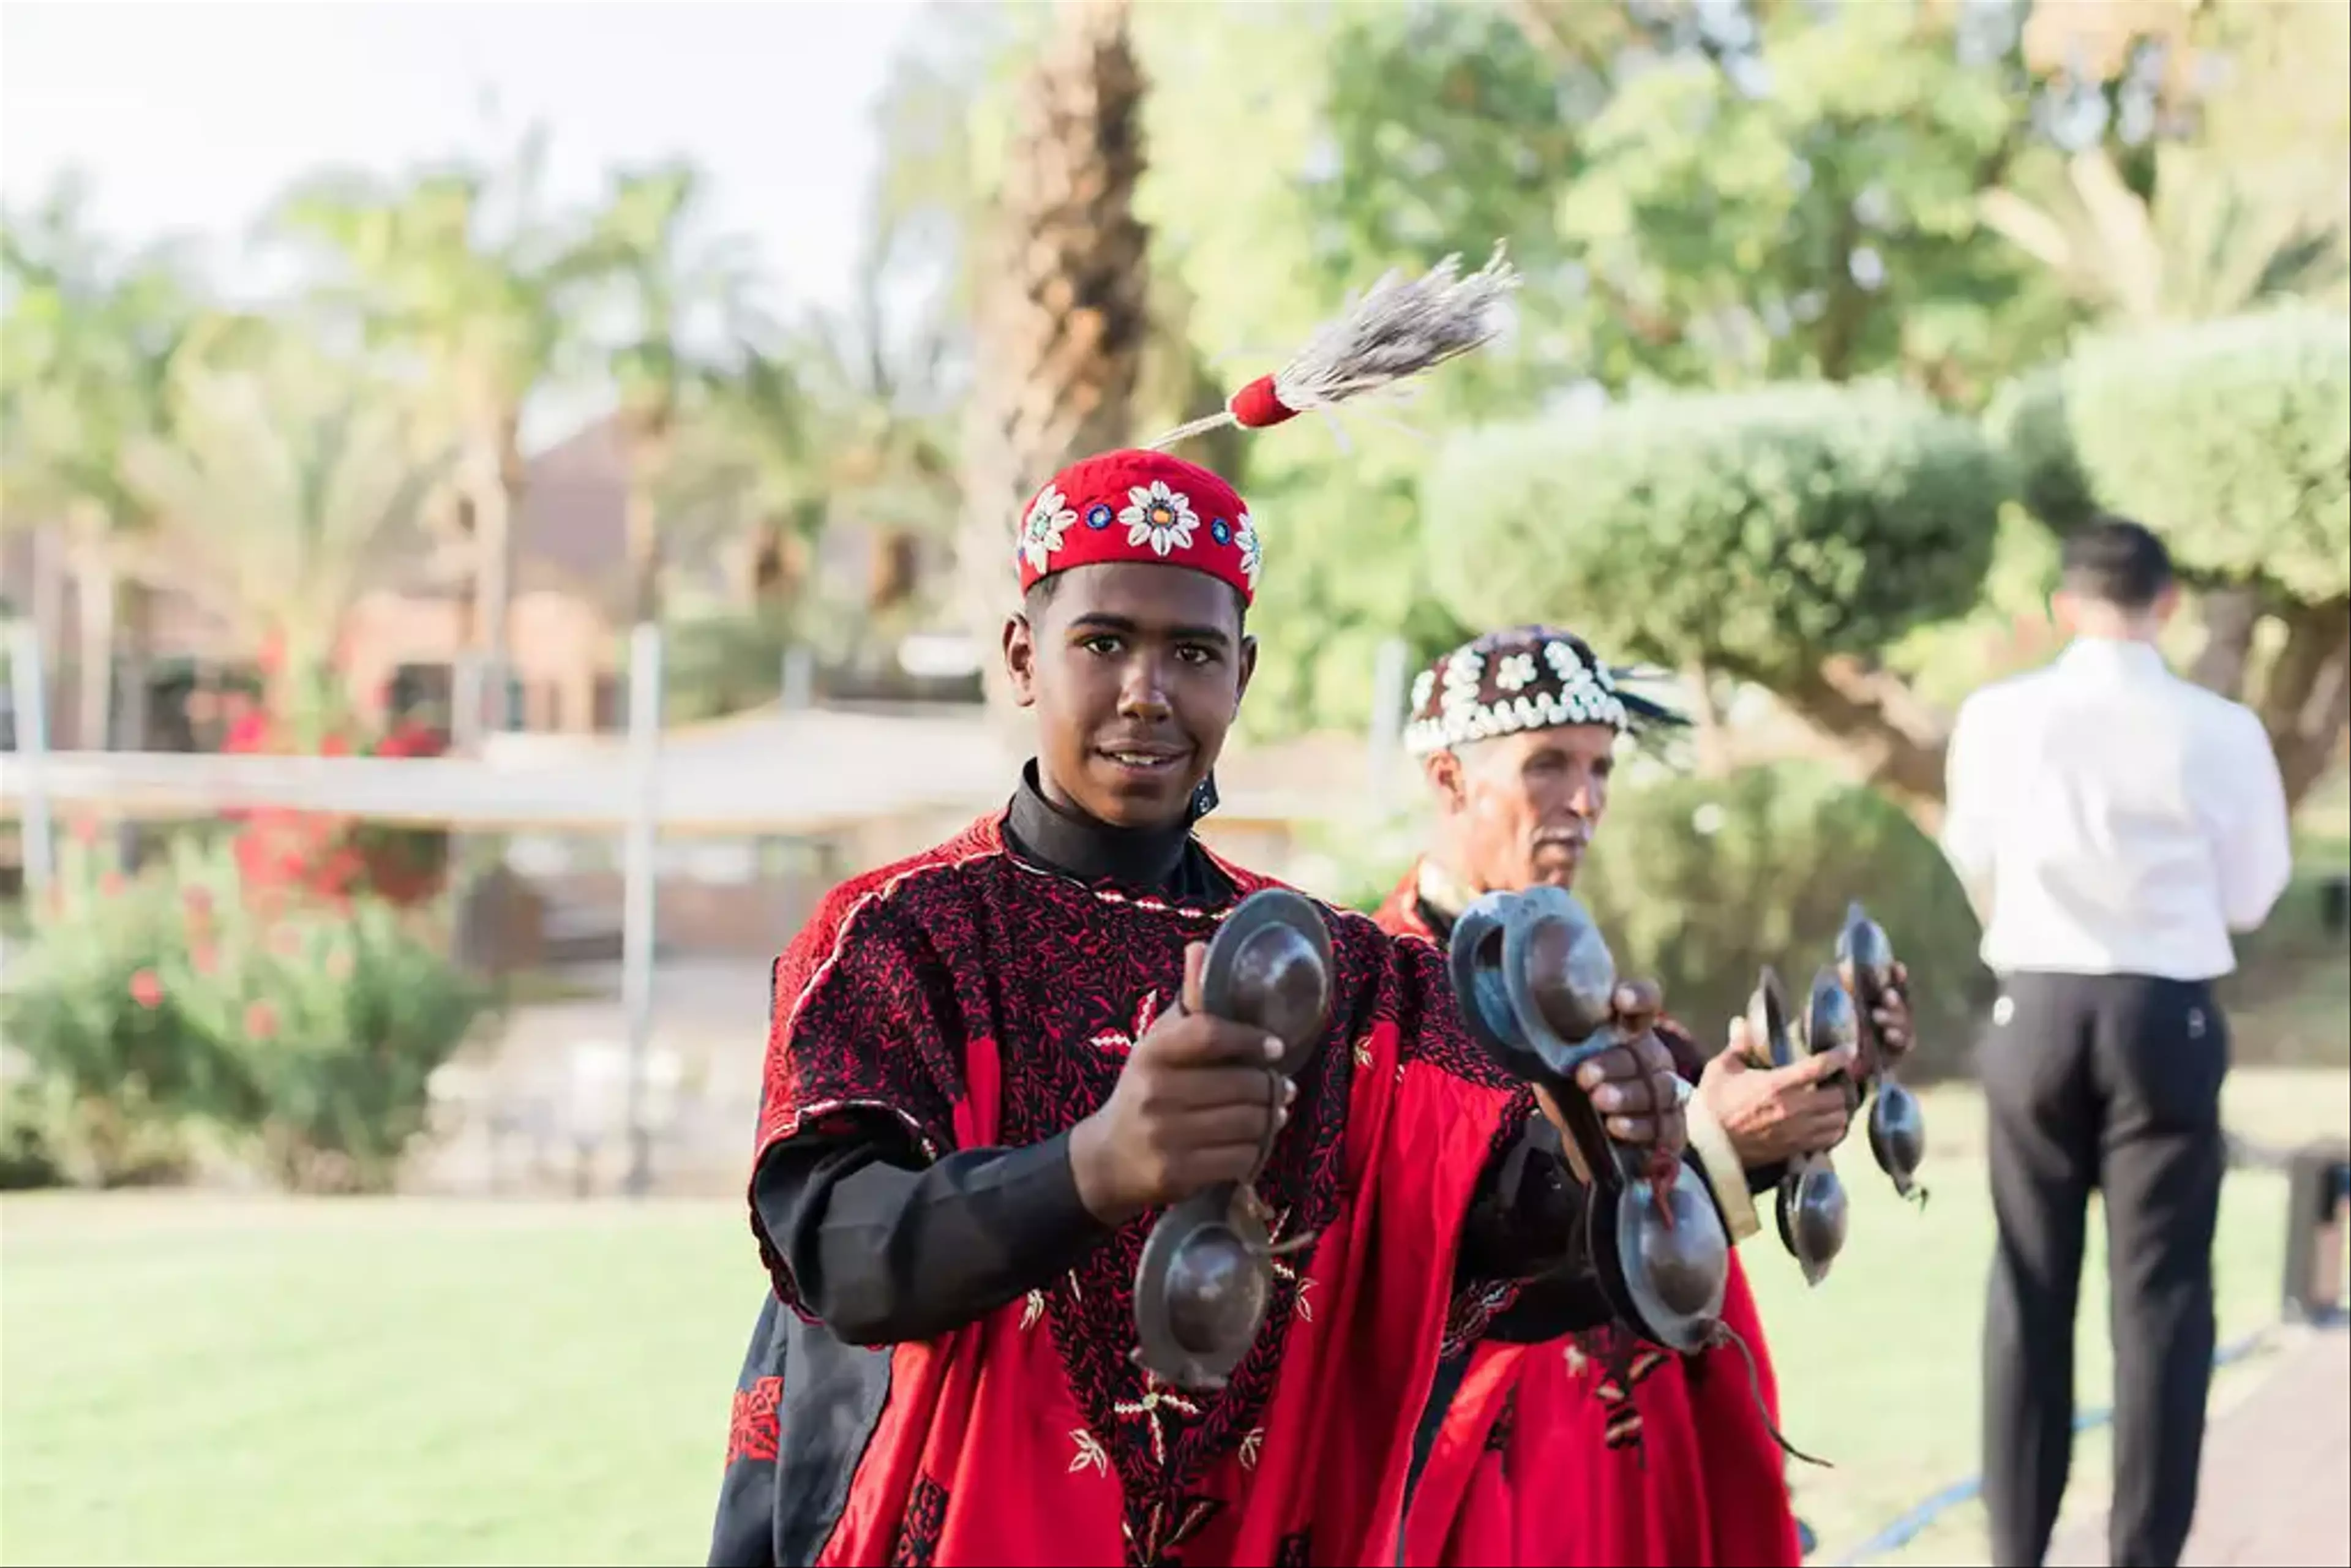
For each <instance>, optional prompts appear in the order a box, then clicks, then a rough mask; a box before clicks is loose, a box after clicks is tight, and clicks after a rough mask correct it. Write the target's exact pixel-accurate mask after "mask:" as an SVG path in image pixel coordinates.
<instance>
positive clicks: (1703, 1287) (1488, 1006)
mask: <svg viewBox="0 0 2351 1568" xmlns="http://www.w3.org/2000/svg"><path fill="white" fill-rule="evenodd" d="M1448 962H1449V964H1450V966H1451V969H1452V976H1453V984H1454V992H1455V996H1456V998H1458V1005H1459V1007H1460V1009H1461V1011H1462V1016H1463V1019H1464V1020H1465V1021H1466V1022H1467V1023H1468V1027H1469V1031H1470V1033H1471V1035H1472V1036H1473V1037H1474V1038H1475V1039H1476V1040H1478V1041H1479V1044H1481V1045H1482V1046H1484V1047H1485V1049H1486V1051H1488V1052H1489V1054H1490V1055H1491V1056H1492V1058H1493V1059H1494V1061H1496V1062H1497V1063H1498V1064H1499V1066H1500V1067H1501V1068H1502V1069H1503V1070H1504V1071H1508V1072H1510V1074H1511V1075H1512V1076H1514V1077H1517V1078H1519V1079H1520V1080H1522V1081H1524V1082H1529V1083H1534V1084H1539V1085H1541V1087H1542V1088H1543V1089H1545V1090H1546V1091H1548V1092H1549V1093H1550V1094H1551V1096H1552V1100H1553V1102H1554V1103H1557V1104H1558V1106H1559V1107H1560V1110H1561V1113H1562V1114H1563V1115H1564V1116H1565V1117H1566V1119H1567V1122H1568V1127H1567V1132H1568V1134H1569V1136H1570V1137H1571V1138H1572V1139H1573V1142H1574V1144H1575V1146H1576V1152H1577V1154H1578V1155H1580V1156H1581V1157H1582V1159H1583V1168H1584V1169H1585V1170H1586V1171H1587V1172H1589V1173H1590V1176H1591V1180H1592V1186H1593V1204H1592V1208H1591V1213H1592V1217H1593V1222H1592V1224H1591V1226H1590V1227H1589V1228H1588V1229H1587V1231H1586V1235H1587V1237H1588V1239H1589V1243H1590V1246H1591V1249H1592V1262H1593V1269H1594V1272H1595V1273H1596V1274H1597V1275H1598V1277H1599V1279H1600V1281H1601V1282H1602V1286H1603V1288H1604V1290H1605V1291H1607V1293H1608V1295H1609V1297H1610V1304H1611V1305H1612V1306H1613V1307H1614V1309H1615V1310H1616V1312H1617V1313H1618V1315H1619V1316H1620V1317H1622V1318H1623V1319H1624V1320H1625V1322H1627V1323H1629V1324H1631V1325H1632V1326H1633V1327H1634V1328H1635V1330H1636V1331H1637V1332H1638V1333H1640V1334H1641V1335H1642V1336H1643V1337H1644V1338H1646V1339H1648V1340H1650V1341H1652V1342H1653V1343H1657V1344H1662V1345H1666V1346H1667V1347H1669V1348H1671V1349H1675V1350H1680V1351H1697V1350H1701V1349H1704V1348H1705V1347H1706V1346H1708V1345H1709V1344H1711V1343H1714V1341H1715V1338H1716V1334H1717V1329H1718V1326H1719V1323H1720V1322H1721V1317H1722V1297H1723V1290H1724V1287H1725V1284H1726V1283H1727V1280H1728V1275H1729V1258H1730V1244H1729V1237H1727V1236H1726V1235H1725V1234H1724V1233H1723V1229H1722V1221H1721V1218H1720V1217H1719V1215H1718V1214H1717V1213H1716V1211H1715V1208H1714V1205H1713V1201H1712V1200H1711V1199H1710V1198H1709V1197H1708V1195H1707V1193H1706V1190H1705V1187H1704V1186H1703V1185H1702V1183H1701V1182H1700V1180H1699V1178H1698V1176H1697V1175H1696V1174H1695V1173H1693V1172H1692V1171H1691V1170H1690V1169H1689V1167H1688V1166H1686V1165H1682V1164H1680V1163H1678V1162H1677V1164H1676V1166H1675V1167H1674V1171H1673V1175H1672V1180H1671V1184H1670V1185H1669V1186H1664V1187H1663V1188H1662V1190H1660V1189H1659V1188H1658V1187H1657V1186H1656V1185H1653V1183H1652V1181H1651V1176H1650V1172H1649V1170H1648V1167H1647V1156H1646V1155H1644V1154H1642V1153H1641V1152H1640V1151H1638V1150H1635V1149H1632V1148H1628V1147H1626V1146H1625V1145H1622V1144H1620V1143H1618V1142H1617V1141H1616V1140H1614V1138H1611V1137H1610V1136H1609V1135H1608V1132H1607V1128H1606V1125H1605V1124H1604V1121H1603V1119H1602V1117H1601V1115H1600V1113H1599V1112H1598V1111H1597V1110H1596V1109H1594V1108H1593V1104H1592V1102H1591V1100H1590V1098H1589V1097H1588V1096H1587V1095H1586V1094H1585V1093H1584V1092H1583V1090H1582V1089H1580V1088H1578V1087H1577V1086H1576V1083H1575V1072H1576V1070H1577V1069H1578V1068H1579V1067H1581V1066H1582V1065H1583V1063H1584V1062H1585V1061H1588V1060H1590V1059H1591V1058H1592V1057H1593V1056H1596V1055H1598V1054H1599V1053H1600V1052H1602V1051H1607V1050H1609V1049H1610V1048H1612V1047H1614V1046H1616V1045H1618V1044H1621V1043H1622V1042H1623V1040H1624V1039H1625V1035H1624V1031H1623V1028H1622V1026H1621V1024H1620V1021H1619V1019H1617V1017H1616V1013H1615V1007H1614V1002H1615V992H1616V965H1615V960H1614V957H1613V956H1611V955H1610V954H1609V951H1608V944H1607V943H1606V941H1605V940H1604V939H1603V938H1602V936H1601V935H1600V929H1599V927H1598V926H1597V925H1594V924H1593V920H1592V917H1591V915H1589V914H1588V913H1586V911H1585V910H1584V908H1583V904H1580V903H1578V902H1577V901H1576V899H1575V898H1574V896H1573V894H1569V893H1567V892H1566V891H1565V890H1563V889H1560V888H1554V887H1537V888H1531V889H1529V890H1528V891H1526V892H1524V893H1519V894H1508V893H1495V894H1487V895H1486V896H1485V897H1483V898H1480V899H1479V900H1478V901H1477V902H1476V903H1475V904H1471V905H1470V906H1469V908H1468V910H1467V911H1465V912H1464V913H1463V914H1462V915H1461V916H1460V918H1459V919H1458V920H1457V921H1456V922H1455V924H1454V927H1453V939H1452V944H1451V949H1450V952H1449V954H1448Z"/></svg>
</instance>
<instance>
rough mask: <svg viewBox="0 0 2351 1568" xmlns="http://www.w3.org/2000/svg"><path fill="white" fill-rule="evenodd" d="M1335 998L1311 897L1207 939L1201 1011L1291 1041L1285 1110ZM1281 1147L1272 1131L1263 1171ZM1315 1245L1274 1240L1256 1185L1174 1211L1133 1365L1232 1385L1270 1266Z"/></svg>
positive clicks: (1285, 902)
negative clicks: (1292, 1081) (1290, 1089)
mask: <svg viewBox="0 0 2351 1568" xmlns="http://www.w3.org/2000/svg"><path fill="white" fill-rule="evenodd" d="M1331 993H1332V958H1331V932H1330V928H1329V927H1328V926H1326V925H1324V924H1323V923H1322V912H1321V911H1320V910H1318V909H1316V908H1315V907H1314V904H1313V903H1312V902H1311V900H1309V899H1307V898H1304V897H1302V896H1301V895H1300V894H1295V893H1291V892H1290V891H1288V890H1287V889H1283V888H1269V889H1266V890H1265V891H1263V892H1260V893H1255V894H1250V895H1249V897H1248V898H1245V899H1243V900H1242V901H1241V903H1240V904H1239V905H1238V907H1236V908H1235V909H1234V910H1233V912H1232V913H1231V914H1230V915H1227V916H1226V917H1225V920H1224V924H1223V925H1220V926H1219V927H1218V928H1217V935H1216V936H1215V937H1214V939H1212V940H1211V941H1210V942H1209V944H1208V956H1207V964H1206V966H1205V967H1203V970H1202V973H1201V976H1200V1005H1201V1009H1202V1010H1203V1011H1205V1012H1207V1014H1209V1016H1211V1017H1213V1018H1220V1019H1228V1020H1229V1021H1230V1022H1233V1023H1238V1024H1246V1025H1248V1026H1249V1027H1250V1028H1251V1029H1257V1030H1264V1031H1265V1032H1266V1033H1268V1034H1270V1035H1272V1036H1274V1037H1275V1038H1276V1039H1278V1040H1280V1041H1281V1042H1282V1045H1283V1047H1284V1051H1283V1053H1282V1057H1281V1060H1280V1061H1278V1062H1275V1063H1274V1064H1272V1066H1271V1067H1270V1068H1269V1070H1268V1071H1267V1073H1266V1083H1267V1094H1268V1096H1269V1097H1270V1099H1272V1100H1273V1101H1274V1103H1277V1104H1278V1103H1280V1093H1281V1085H1282V1083H1283V1082H1284V1081H1286V1080H1287V1079H1289V1078H1292V1077H1295V1076H1296V1075H1297V1074H1298V1073H1299V1072H1301V1071H1303V1070H1304V1069H1305V1067H1306V1065H1307V1063H1308V1062H1309V1061H1311V1060H1312V1059H1313V1056H1314V1052H1315V1050H1316V1048H1317V1047H1318V1046H1319V1045H1320V1044H1321V1042H1322V1033H1323V1030H1324V1029H1325V1028H1327V1027H1328V1025H1329V1022H1330V1017H1331ZM1272 1147H1273V1133H1272V1130H1271V1128H1270V1127H1269V1128H1268V1131H1267V1134H1266V1142H1265V1146H1264V1147H1263V1148H1260V1149H1259V1151H1258V1166H1259V1168H1262V1167H1263V1166H1264V1164H1265V1159H1266V1156H1267V1155H1269V1154H1270V1153H1271V1151H1272ZM1252 1179H1254V1178H1252ZM1312 1240H1313V1238H1312V1237H1311V1236H1302V1237H1293V1238H1290V1239H1288V1240H1285V1241H1283V1242H1282V1243H1280V1245H1276V1244H1274V1242H1273V1241H1272V1239H1271V1237H1270V1233H1269V1232H1268V1230H1267V1227H1266V1213H1265V1207H1264V1204H1263V1203H1262V1202H1261V1201H1260V1200H1259V1197H1258V1196H1257V1192H1256V1189H1255V1188H1254V1187H1253V1186H1251V1185H1250V1184H1249V1182H1219V1183H1217V1185H1216V1186H1211V1187H1207V1188H1205V1189H1203V1190H1202V1191H1199V1192H1196V1193H1195V1194H1193V1195H1192V1196H1191V1197H1188V1198H1186V1199H1185V1200H1184V1201H1183V1202H1181V1203H1179V1204H1176V1205H1175V1207H1172V1208H1170V1209H1168V1211H1167V1212H1166V1213H1165V1214H1164V1215H1162V1216H1160V1218H1159V1222H1158V1223H1157V1224H1156V1225H1155V1226H1153V1227H1152V1230H1151V1235H1150V1237H1149V1238H1148V1239H1146V1240H1145V1241H1144V1246H1143V1259H1142V1261H1141V1262H1140V1263H1139V1264H1138V1265H1137V1266H1136V1269H1135V1276H1134V1328H1135V1342H1136V1343H1135V1352H1134V1359H1135V1362H1136V1364H1138V1365H1140V1366H1142V1367H1144V1369H1145V1370H1147V1371H1149V1372H1151V1373H1153V1374H1155V1375H1157V1376H1159V1377H1161V1378H1163V1379H1165V1381H1167V1382H1169V1383H1171V1384H1174V1385H1176V1386H1177V1387H1179V1388H1185V1389H1189V1390H1192V1391H1194V1392H1207V1391H1211V1390H1214V1389H1217V1388H1221V1387H1223V1386H1224V1384H1225V1380H1226V1379H1227V1378H1228V1377H1229V1376H1231V1375H1232V1372H1233V1369H1234V1368H1235V1367H1237V1366H1238V1365H1239V1364H1240V1362H1241V1358H1242V1357H1243V1356H1245V1355H1247V1354H1249V1346H1250V1345H1251V1344H1253V1343H1256V1340H1257V1333H1258V1329H1259V1325H1260V1324H1262V1323H1263V1322H1264V1321H1265V1313H1266V1308H1267V1306H1268V1304H1269V1303H1270V1301H1272V1298H1273V1260H1274V1259H1275V1258H1277V1257H1279V1256H1280V1255H1281V1254H1282V1253H1284V1252H1289V1251H1292V1250H1294V1249H1299V1248H1301V1247H1304V1246H1306V1245H1308V1244H1309V1243H1311V1241H1312Z"/></svg>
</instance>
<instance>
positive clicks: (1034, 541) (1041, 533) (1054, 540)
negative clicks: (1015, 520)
mask: <svg viewBox="0 0 2351 1568" xmlns="http://www.w3.org/2000/svg"><path fill="white" fill-rule="evenodd" d="M1077 520H1078V514H1077V513H1076V512H1074V511H1072V510H1071V509H1070V503H1069V498H1068V497H1065V496H1063V495H1062V494H1061V490H1060V488H1059V487H1058V486H1052V485H1048V486H1045V491H1044V494H1042V495H1040V496H1039V497H1037V502H1036V505H1034V506H1032V507H1029V517H1028V520H1027V521H1025V522H1023V523H1022V524H1021V525H1020V553H1021V554H1022V555H1025V556H1027V557H1028V558H1029V570H1033V571H1043V570H1045V568H1046V567H1047V566H1048V565H1049V564H1050V563H1051V561H1052V559H1053V552H1054V551H1055V550H1058V549H1061V539H1062V538H1063V537H1064V536H1065V535H1067V534H1068V533H1069V531H1070V525H1071V524H1072V523H1074V522H1076V521H1077Z"/></svg>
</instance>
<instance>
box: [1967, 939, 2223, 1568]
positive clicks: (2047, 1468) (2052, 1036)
mask: <svg viewBox="0 0 2351 1568" xmlns="http://www.w3.org/2000/svg"><path fill="white" fill-rule="evenodd" d="M2228 1067H2229V1046H2228V1033H2227V1030H2226V1028H2225V1026H2224V1024H2223V1022H2222V1019H2221V1017H2220V1009H2219V1008H2218V1007H2216V1006H2214V1005H2213V1001H2212V995H2211V991H2210V988H2209V987H2207V986H2205V985H2202V984H2200V983H2189V982H2183V981H2178V980H2159V979H2150V978H2147V977H2142V976H2135V975H2047V974H2018V975H2011V976H2009V977H2006V978H2005V979H2004V980H2003V982H2002V985H2001V1004H2000V1006H1999V1007H1998V1008H1996V1009H1995V1010H1994V1012H1993V1014H1992V1024H1991V1028H1990V1029H1989V1030H1987V1031H1986V1037H1985V1040H1984V1044H1983V1049H1982V1061H1981V1072H1982V1079H1983V1088H1984V1099H1985V1102H1986V1107H1987V1110H1988V1112H1989V1121H1990V1142H1991V1149H1990V1153H1991V1197H1992V1209H1993V1213H1994V1215H1995V1216H1996V1217H1997V1218H1998V1220H1999V1223H2000V1240H1999V1247H1998V1250H1997V1252H1996V1254H1995V1256H1994V1259H1993V1262H1992V1272H1991V1303H1990V1308H1989V1310H1988V1312H1986V1314H1985V1319H1984V1411H1983V1445H1984V1469H1983V1475H1984V1503H1985V1507H1986V1509H1987V1510H1988V1511H1990V1513H1991V1543H1992V1561H1993V1562H1994V1563H1998V1564H2001V1565H2002V1568H2006V1565H2009V1564H2038V1563H2040V1562H2041V1560H2042V1554H2043V1552H2046V1551H2047V1550H2048V1546H2049V1533H2050V1530H2051V1528H2052V1527H2053V1525H2054V1524H2055V1523H2056V1521H2057V1505H2058V1502H2059V1500H2061V1499H2062V1498H2063V1497H2064V1492H2065V1472H2066V1469H2067V1466H2068V1464H2069V1462H2070V1460H2071V1458H2072V1455H2073V1421H2074V1296H2075V1293H2076V1291H2077V1289H2078V1288H2079V1286H2080V1283H2081V1275H2082V1235H2083V1229H2084V1225H2085V1215H2086V1209H2087V1207H2088V1202H2089V1197H2090V1189H2091V1188H2092V1187H2098V1188H2101V1189H2103V1190H2104V1192H2105V1211H2106V1251H2107V1260H2108V1261H2107V1269H2108V1272H2109V1276H2110V1281H2111V1288H2112V1292H2113V1298H2114V1309H2113V1320H2112V1324H2111V1328H2112V1333H2113V1338H2114V1347H2115V1423H2114V1426H2115V1496H2114V1510H2113V1516H2112V1518H2111V1520H2110V1521H2109V1522H2108V1526H2107V1530H2108V1538H2107V1544H2108V1551H2109V1552H2110V1553H2111V1555H2110V1558H2109V1561H2111V1562H2113V1563H2118V1564H2119V1563H2130V1564H2134V1565H2137V1568H2169V1565H2170V1564H2174V1563H2178V1562H2179V1552H2180V1548H2181V1547H2182V1545H2183V1544H2185V1542H2187V1539H2188V1524H2189V1520H2190V1519H2191V1518H2192V1517H2193V1516H2194V1514H2195V1511H2196V1472H2197V1466H2198V1461H2199V1457H2200V1454H2201V1450H2202V1448H2203V1443H2204V1397H2205V1393H2206V1390H2207V1388H2208V1386H2209V1385H2210V1378H2211V1369H2212V1228H2213V1223H2214V1220H2215V1218H2216V1216H2217V1211H2218V1209H2219V1207H2220V1176H2221V1171H2222V1168H2223V1166H2225V1164H2226V1151H2225V1148H2224V1145H2223V1142H2222V1138H2221V1134H2220V1080H2221V1077H2222V1075H2223V1074H2225V1073H2226V1072H2227V1071H2228Z"/></svg>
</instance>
